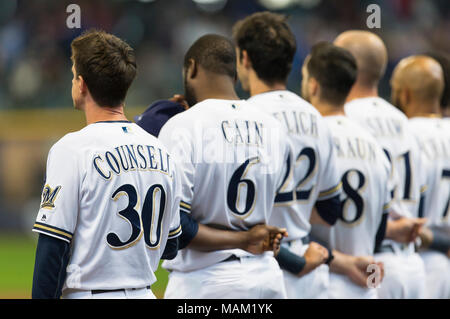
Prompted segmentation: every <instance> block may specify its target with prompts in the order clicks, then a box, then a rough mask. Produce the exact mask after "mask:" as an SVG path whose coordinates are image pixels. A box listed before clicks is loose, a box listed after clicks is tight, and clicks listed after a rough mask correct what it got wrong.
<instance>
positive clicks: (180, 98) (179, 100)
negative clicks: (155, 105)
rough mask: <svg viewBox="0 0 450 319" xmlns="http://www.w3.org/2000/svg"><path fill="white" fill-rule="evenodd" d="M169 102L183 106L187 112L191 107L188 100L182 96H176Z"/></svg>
mask: <svg viewBox="0 0 450 319" xmlns="http://www.w3.org/2000/svg"><path fill="white" fill-rule="evenodd" d="M169 101H172V102H175V103H178V104H181V106H182V107H184V109H185V110H187V109H188V108H189V105H188V103H187V102H186V99H185V98H184V96H183V95H181V94H175V95H174V96H173V97H172V98H170V99H169Z"/></svg>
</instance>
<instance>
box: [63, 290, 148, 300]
mask: <svg viewBox="0 0 450 319" xmlns="http://www.w3.org/2000/svg"><path fill="white" fill-rule="evenodd" d="M62 299H156V297H155V295H154V294H153V292H152V291H151V289H147V288H136V289H125V290H124V291H109V292H102V293H94V294H93V293H92V291H90V290H78V289H65V290H64V291H63V294H62Z"/></svg>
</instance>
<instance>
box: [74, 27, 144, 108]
mask: <svg viewBox="0 0 450 319" xmlns="http://www.w3.org/2000/svg"><path fill="white" fill-rule="evenodd" d="M71 48H72V62H73V64H74V67H75V74H76V76H79V75H81V76H82V77H83V80H84V81H85V82H86V85H87V87H88V89H89V92H90V93H91V95H92V98H93V99H94V100H95V102H96V103H97V104H98V105H99V106H112V107H114V106H118V105H120V104H122V103H123V102H124V100H125V96H126V94H127V91H128V88H129V87H130V85H131V83H132V82H133V80H134V78H135V76H136V58H135V56H134V51H133V49H132V48H131V47H130V46H129V45H128V44H127V43H126V42H125V41H123V40H121V39H119V38H118V37H116V36H114V35H112V34H108V33H106V32H104V31H98V30H88V31H86V32H84V33H83V34H82V35H80V36H79V37H77V38H75V39H74V40H73V41H72V43H71Z"/></svg>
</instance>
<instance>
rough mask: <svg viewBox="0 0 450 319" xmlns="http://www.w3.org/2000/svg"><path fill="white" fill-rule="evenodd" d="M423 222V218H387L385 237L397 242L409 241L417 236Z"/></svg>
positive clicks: (424, 220)
mask: <svg viewBox="0 0 450 319" xmlns="http://www.w3.org/2000/svg"><path fill="white" fill-rule="evenodd" d="M425 222H426V219H425V218H407V217H400V218H397V219H389V220H388V221H387V226H386V238H387V239H392V240H394V241H396V242H399V243H406V244H407V243H411V242H413V241H415V239H416V238H417V236H419V233H420V231H421V229H422V227H423V225H424V224H425Z"/></svg>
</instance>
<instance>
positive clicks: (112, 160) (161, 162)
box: [92, 144, 172, 180]
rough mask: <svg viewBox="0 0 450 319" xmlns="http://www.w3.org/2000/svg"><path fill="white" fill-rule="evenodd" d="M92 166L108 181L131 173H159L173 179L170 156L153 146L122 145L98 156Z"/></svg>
mask: <svg viewBox="0 0 450 319" xmlns="http://www.w3.org/2000/svg"><path fill="white" fill-rule="evenodd" d="M145 150H147V151H145ZM155 154H157V156H155ZM92 164H93V166H94V168H95V170H96V171H97V172H98V174H99V175H100V176H101V177H102V178H104V179H106V180H110V179H111V178H112V176H113V175H119V174H121V173H127V172H131V171H157V172H161V173H164V174H167V175H169V176H170V177H172V173H171V171H170V156H169V154H167V153H166V152H165V151H163V150H162V149H160V148H158V147H154V146H152V145H145V146H144V145H137V146H135V145H132V144H131V145H120V146H117V147H115V148H114V150H111V151H107V152H105V153H104V154H97V155H96V156H95V157H94V159H93V160H92Z"/></svg>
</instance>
